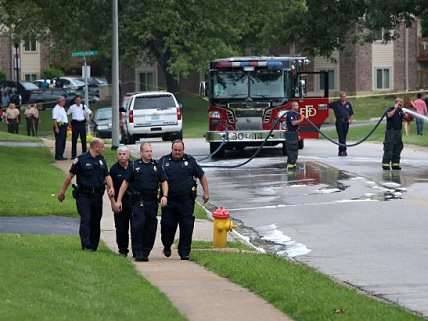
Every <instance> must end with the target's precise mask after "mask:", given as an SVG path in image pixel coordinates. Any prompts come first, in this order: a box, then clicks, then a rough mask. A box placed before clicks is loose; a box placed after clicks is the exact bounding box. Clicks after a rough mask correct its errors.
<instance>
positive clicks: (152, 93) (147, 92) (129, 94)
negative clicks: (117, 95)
mask: <svg viewBox="0 0 428 321" xmlns="http://www.w3.org/2000/svg"><path fill="white" fill-rule="evenodd" d="M165 94H167V95H173V94H172V93H170V92H168V91H138V92H130V93H126V94H125V96H156V95H165Z"/></svg>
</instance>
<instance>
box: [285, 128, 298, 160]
mask: <svg viewBox="0 0 428 321" xmlns="http://www.w3.org/2000/svg"><path fill="white" fill-rule="evenodd" d="M285 145H286V146H287V164H290V165H295V164H296V162H297V157H298V155H299V136H298V134H297V132H295V131H287V132H286V133H285Z"/></svg>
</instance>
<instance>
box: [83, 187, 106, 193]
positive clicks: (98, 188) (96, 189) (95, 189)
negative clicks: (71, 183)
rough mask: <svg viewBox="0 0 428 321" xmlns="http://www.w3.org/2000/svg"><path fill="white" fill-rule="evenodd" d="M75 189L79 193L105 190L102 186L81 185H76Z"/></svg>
mask: <svg viewBox="0 0 428 321" xmlns="http://www.w3.org/2000/svg"><path fill="white" fill-rule="evenodd" d="M77 190H78V191H79V192H81V193H91V194H103V193H104V191H105V188H104V186H99V187H95V186H82V185H78V186H77Z"/></svg>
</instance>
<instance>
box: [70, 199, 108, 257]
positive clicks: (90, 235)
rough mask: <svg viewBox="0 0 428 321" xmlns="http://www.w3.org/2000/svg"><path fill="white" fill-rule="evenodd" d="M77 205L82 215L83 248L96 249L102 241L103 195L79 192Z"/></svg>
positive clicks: (80, 231)
mask: <svg viewBox="0 0 428 321" xmlns="http://www.w3.org/2000/svg"><path fill="white" fill-rule="evenodd" d="M76 205H77V211H78V212H79V215H80V227H79V235H80V242H81V244H82V249H83V250H85V249H88V250H94V251H96V250H97V248H98V243H99V242H100V234H101V227H100V222H101V216H102V215H103V195H102V194H100V193H97V194H86V193H78V195H77V198H76Z"/></svg>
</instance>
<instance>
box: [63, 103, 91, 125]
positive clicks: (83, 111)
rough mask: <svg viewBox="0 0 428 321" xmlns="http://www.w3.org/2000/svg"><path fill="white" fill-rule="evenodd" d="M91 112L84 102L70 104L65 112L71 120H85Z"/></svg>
mask: <svg viewBox="0 0 428 321" xmlns="http://www.w3.org/2000/svg"><path fill="white" fill-rule="evenodd" d="M91 113H92V112H91V110H90V109H89V108H88V107H87V106H86V105H84V104H80V105H77V104H74V105H71V107H70V109H69V110H68V112H67V114H68V115H71V119H72V120H77V121H83V120H86V117H87V116H88V115H90V114H91Z"/></svg>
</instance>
